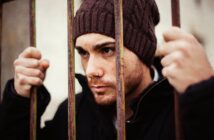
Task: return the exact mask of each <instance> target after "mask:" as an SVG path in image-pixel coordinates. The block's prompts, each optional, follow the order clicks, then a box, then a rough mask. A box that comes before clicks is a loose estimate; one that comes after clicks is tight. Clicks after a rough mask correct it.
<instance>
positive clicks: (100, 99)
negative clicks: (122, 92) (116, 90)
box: [94, 94, 116, 106]
mask: <svg viewBox="0 0 214 140" xmlns="http://www.w3.org/2000/svg"><path fill="white" fill-rule="evenodd" d="M94 98H95V101H96V103H97V104H98V105H102V106H108V105H112V104H114V103H115V102H116V97H115V96H114V95H99V94H95V95H94Z"/></svg>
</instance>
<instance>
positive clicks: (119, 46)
mask: <svg viewBox="0 0 214 140" xmlns="http://www.w3.org/2000/svg"><path fill="white" fill-rule="evenodd" d="M122 3H123V2H122V0H114V15H115V39H116V42H115V46H116V79H117V128H118V130H117V139H118V140H125V139H126V130H125V87H124V77H123V75H124V62H123V60H124V50H123V5H122Z"/></svg>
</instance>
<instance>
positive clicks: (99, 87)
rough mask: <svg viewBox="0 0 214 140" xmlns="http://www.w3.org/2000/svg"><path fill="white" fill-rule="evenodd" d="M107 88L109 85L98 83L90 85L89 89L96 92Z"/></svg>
mask: <svg viewBox="0 0 214 140" xmlns="http://www.w3.org/2000/svg"><path fill="white" fill-rule="evenodd" d="M109 88H110V86H106V85H101V86H100V85H92V86H91V90H92V91H94V92H98V93H101V92H105V91H106V90H108V89H109Z"/></svg>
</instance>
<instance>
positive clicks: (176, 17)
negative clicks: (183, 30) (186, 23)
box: [171, 0, 181, 27]
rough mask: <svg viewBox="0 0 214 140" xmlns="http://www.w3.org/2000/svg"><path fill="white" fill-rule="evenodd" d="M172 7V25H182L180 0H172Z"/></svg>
mask: <svg viewBox="0 0 214 140" xmlns="http://www.w3.org/2000/svg"><path fill="white" fill-rule="evenodd" d="M171 8H172V25H173V26H177V27H181V22H180V2H179V0H171Z"/></svg>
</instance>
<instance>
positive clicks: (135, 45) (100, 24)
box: [74, 0, 160, 66]
mask: <svg viewBox="0 0 214 140" xmlns="http://www.w3.org/2000/svg"><path fill="white" fill-rule="evenodd" d="M159 20H160V17H159V12H158V8H157V5H156V3H155V1H154V0H123V32H124V46H125V47H127V48H128V49H129V50H131V51H133V52H134V53H135V54H136V55H137V56H138V57H139V58H140V59H141V61H142V62H144V63H145V64H146V65H148V66H150V65H151V63H152V62H153V58H154V54H155V50H156V45H157V39H156V36H155V32H154V27H155V25H157V24H158V22H159ZM86 33H100V34H103V35H107V36H109V37H112V38H115V20H114V0H83V3H82V5H81V6H80V8H79V10H78V11H77V13H76V16H75V18H74V41H75V40H76V38H77V37H79V36H81V35H83V34H86Z"/></svg>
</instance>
